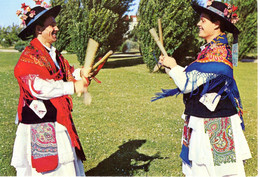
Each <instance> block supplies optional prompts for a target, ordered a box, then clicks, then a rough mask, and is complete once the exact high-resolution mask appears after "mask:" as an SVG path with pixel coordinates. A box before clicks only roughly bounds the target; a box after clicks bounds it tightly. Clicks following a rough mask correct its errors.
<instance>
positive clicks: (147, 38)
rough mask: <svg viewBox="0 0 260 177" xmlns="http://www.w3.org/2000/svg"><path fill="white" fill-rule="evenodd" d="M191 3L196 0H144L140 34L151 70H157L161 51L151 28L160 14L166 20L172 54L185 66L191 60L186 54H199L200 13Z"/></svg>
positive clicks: (164, 25) (167, 46) (167, 43)
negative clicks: (157, 60)
mask: <svg viewBox="0 0 260 177" xmlns="http://www.w3.org/2000/svg"><path fill="white" fill-rule="evenodd" d="M191 3H196V1H195V0H189V1H180V0H172V1H149V0H141V1H140V5H139V11H138V14H139V16H138V21H139V25H138V27H137V29H138V33H137V37H138V41H139V43H140V47H141V51H142V55H143V60H144V63H145V64H146V65H147V67H148V68H149V70H150V71H153V68H154V66H155V64H156V60H155V59H154V58H155V57H157V58H158V57H159V55H160V54H161V52H160V50H159V48H158V47H157V45H156V43H155V42H154V40H153V39H152V37H151V35H150V33H149V30H150V29H151V28H156V29H157V27H158V23H157V22H158V18H160V19H161V22H162V30H163V40H164V46H165V49H166V51H167V53H168V55H169V56H173V57H174V58H175V59H176V61H177V63H178V64H180V65H182V66H184V65H187V64H189V63H190V61H189V60H187V59H186V58H187V57H186V56H191V57H192V58H195V56H196V53H197V52H198V51H197V50H199V45H200V44H199V41H197V40H196V33H197V31H196V29H197V27H196V23H197V20H198V19H199V16H198V15H197V14H196V13H195V12H194V10H193V9H192V7H191ZM157 33H158V30H157ZM194 49H195V50H194ZM190 51H193V52H192V53H190ZM154 56H155V57H154Z"/></svg>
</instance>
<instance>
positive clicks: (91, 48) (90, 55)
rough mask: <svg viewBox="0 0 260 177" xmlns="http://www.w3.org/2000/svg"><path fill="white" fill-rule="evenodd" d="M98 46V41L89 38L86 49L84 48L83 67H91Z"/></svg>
mask: <svg viewBox="0 0 260 177" xmlns="http://www.w3.org/2000/svg"><path fill="white" fill-rule="evenodd" d="M98 46H99V44H98V42H96V41H95V40H93V39H92V38H89V40H88V46H87V50H86V56H85V64H84V67H92V65H93V63H94V60H95V56H96V52H97V49H98Z"/></svg>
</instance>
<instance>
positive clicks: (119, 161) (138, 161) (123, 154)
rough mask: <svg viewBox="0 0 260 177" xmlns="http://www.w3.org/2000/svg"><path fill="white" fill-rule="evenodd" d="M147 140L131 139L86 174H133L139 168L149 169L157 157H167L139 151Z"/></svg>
mask: <svg viewBox="0 0 260 177" xmlns="http://www.w3.org/2000/svg"><path fill="white" fill-rule="evenodd" d="M145 142H146V140H130V141H128V142H126V143H124V144H122V145H121V146H119V147H118V148H119V150H118V151H116V152H114V153H113V154H112V155H110V156H109V157H108V158H106V159H104V160H103V161H102V162H100V163H99V164H98V165H97V166H96V167H94V168H92V169H90V170H89V171H87V172H86V176H133V175H134V174H135V172H136V171H137V170H143V171H144V172H148V171H149V166H150V164H151V162H152V161H153V160H155V159H165V158H162V157H160V156H159V153H156V154H155V155H152V156H148V155H145V154H141V153H139V152H137V149H138V148H139V147H141V146H142V145H143V144H144V143H145Z"/></svg>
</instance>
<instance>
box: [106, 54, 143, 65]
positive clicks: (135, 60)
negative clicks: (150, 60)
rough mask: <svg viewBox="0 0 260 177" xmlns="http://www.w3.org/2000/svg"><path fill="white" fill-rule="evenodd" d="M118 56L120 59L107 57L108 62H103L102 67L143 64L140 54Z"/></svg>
mask: <svg viewBox="0 0 260 177" xmlns="http://www.w3.org/2000/svg"><path fill="white" fill-rule="evenodd" d="M118 58H120V59H117V60H113V59H115V57H113V58H111V59H109V60H108V62H106V63H105V65H104V66H103V68H120V67H130V66H135V65H140V64H144V62H143V58H142V56H137V57H134V56H123V57H118ZM121 58H122V59H121Z"/></svg>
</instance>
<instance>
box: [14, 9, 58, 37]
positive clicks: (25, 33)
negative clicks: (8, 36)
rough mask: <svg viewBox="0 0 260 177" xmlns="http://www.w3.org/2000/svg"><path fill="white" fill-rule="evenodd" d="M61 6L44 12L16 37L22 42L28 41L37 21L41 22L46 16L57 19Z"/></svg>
mask: <svg viewBox="0 0 260 177" xmlns="http://www.w3.org/2000/svg"><path fill="white" fill-rule="evenodd" d="M60 10H61V6H60V5H58V6H55V7H53V8H51V9H49V10H47V11H45V12H44V13H43V14H41V15H40V16H39V17H38V18H36V19H33V22H32V23H30V24H29V25H27V26H26V28H24V29H23V30H22V31H21V32H20V33H19V34H18V37H20V38H21V39H22V40H28V39H29V38H30V36H31V35H33V33H34V31H33V30H34V27H35V25H36V24H37V21H39V20H41V19H42V18H44V17H46V16H52V17H54V18H56V17H57V15H58V14H59V13H60Z"/></svg>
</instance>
